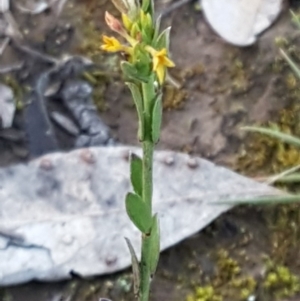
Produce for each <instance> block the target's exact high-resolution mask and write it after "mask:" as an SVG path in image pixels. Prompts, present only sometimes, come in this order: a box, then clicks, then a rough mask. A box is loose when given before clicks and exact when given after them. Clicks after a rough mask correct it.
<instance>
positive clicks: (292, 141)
mask: <svg viewBox="0 0 300 301" xmlns="http://www.w3.org/2000/svg"><path fill="white" fill-rule="evenodd" d="M242 129H243V130H245V131H248V132H257V133H260V134H266V135H269V136H271V137H274V138H277V139H280V140H281V141H283V142H286V143H289V144H293V145H295V146H297V147H300V139H298V138H296V137H294V136H291V135H288V134H285V133H282V132H280V131H277V130H272V129H268V128H263V127H255V126H245V127H243V128H242Z"/></svg>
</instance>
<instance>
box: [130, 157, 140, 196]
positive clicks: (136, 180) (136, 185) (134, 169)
mask: <svg viewBox="0 0 300 301" xmlns="http://www.w3.org/2000/svg"><path fill="white" fill-rule="evenodd" d="M142 175H143V161H142V159H141V158H140V157H138V156H137V155H136V154H131V162H130V179H131V184H132V186H133V190H134V192H135V193H136V194H137V195H139V196H140V197H142V193H143V177H142Z"/></svg>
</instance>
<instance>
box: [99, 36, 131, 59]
mask: <svg viewBox="0 0 300 301" xmlns="http://www.w3.org/2000/svg"><path fill="white" fill-rule="evenodd" d="M102 40H103V43H104V44H103V45H101V49H102V50H105V51H107V52H119V51H123V52H125V53H127V54H129V55H133V48H132V47H128V46H125V45H122V44H121V43H120V42H119V41H118V40H117V39H116V38H114V37H108V36H105V35H103V36H102Z"/></svg>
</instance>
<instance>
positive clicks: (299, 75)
mask: <svg viewBox="0 0 300 301" xmlns="http://www.w3.org/2000/svg"><path fill="white" fill-rule="evenodd" d="M280 53H281V54H282V56H283V57H284V59H285V60H286V61H287V63H288V64H289V65H290V67H291V69H292V70H293V71H294V72H295V74H296V75H297V77H298V78H299V79H300V69H299V67H298V66H297V65H296V64H295V63H294V62H293V60H292V59H291V58H290V57H289V56H288V55H287V54H286V53H285V52H284V51H283V50H282V49H280Z"/></svg>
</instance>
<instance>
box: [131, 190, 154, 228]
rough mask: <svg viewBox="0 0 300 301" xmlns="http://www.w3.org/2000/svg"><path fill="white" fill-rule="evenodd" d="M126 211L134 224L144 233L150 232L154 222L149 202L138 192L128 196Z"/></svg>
mask: <svg viewBox="0 0 300 301" xmlns="http://www.w3.org/2000/svg"><path fill="white" fill-rule="evenodd" d="M125 203H126V211H127V214H128V216H129V218H130V219H131V221H132V222H133V223H134V225H135V226H136V227H137V228H138V229H139V230H140V231H141V232H143V233H149V231H150V229H151V224H152V217H151V212H150V210H149V207H148V206H147V204H146V203H145V202H144V201H143V200H142V198H141V197H140V196H138V195H137V194H133V193H131V192H129V193H128V194H127V196H126V201H125Z"/></svg>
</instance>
